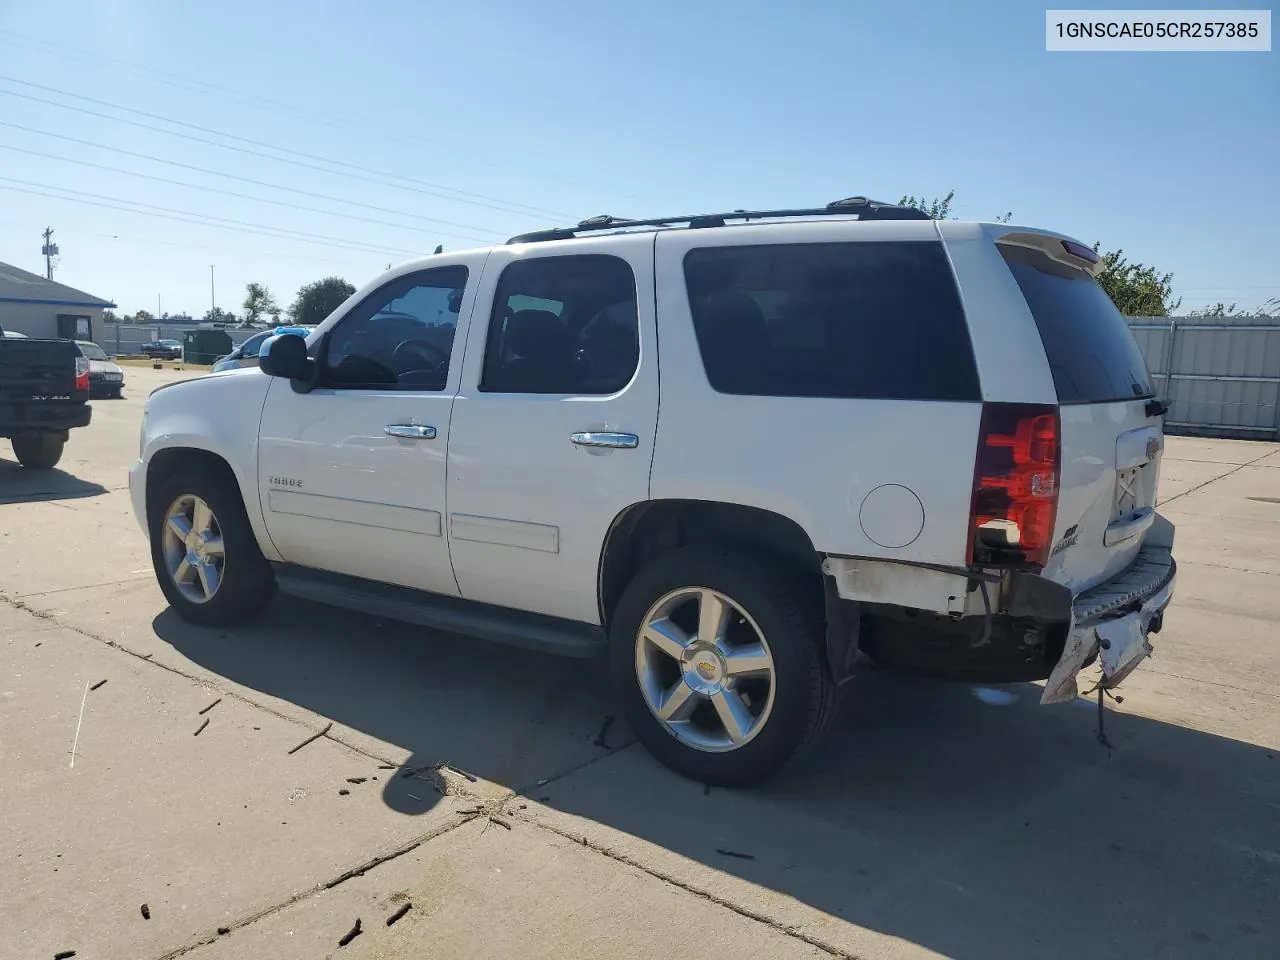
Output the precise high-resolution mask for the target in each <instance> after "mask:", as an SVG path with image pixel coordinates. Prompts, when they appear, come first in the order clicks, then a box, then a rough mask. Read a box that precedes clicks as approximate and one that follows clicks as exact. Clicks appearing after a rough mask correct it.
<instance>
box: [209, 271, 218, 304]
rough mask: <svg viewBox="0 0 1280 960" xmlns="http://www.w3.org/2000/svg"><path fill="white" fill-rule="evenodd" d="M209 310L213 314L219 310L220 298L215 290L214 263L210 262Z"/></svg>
mask: <svg viewBox="0 0 1280 960" xmlns="http://www.w3.org/2000/svg"><path fill="white" fill-rule="evenodd" d="M209 311H210V312H211V313H213V314H215V315H216V314H217V312H218V298H217V296H216V295H215V294H214V292H213V264H212V263H211V264H209Z"/></svg>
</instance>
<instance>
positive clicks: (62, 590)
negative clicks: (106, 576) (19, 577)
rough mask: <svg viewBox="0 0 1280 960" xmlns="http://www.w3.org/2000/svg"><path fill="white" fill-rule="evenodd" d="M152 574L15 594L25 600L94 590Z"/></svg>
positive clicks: (132, 581) (148, 578)
mask: <svg viewBox="0 0 1280 960" xmlns="http://www.w3.org/2000/svg"><path fill="white" fill-rule="evenodd" d="M152 576H153V575H152V574H145V575H139V576H136V577H126V578H125V579H124V580H107V581H105V582H103V583H86V584H82V585H80V586H75V587H57V588H55V589H53V590H36V591H34V592H32V593H20V594H18V596H17V599H19V600H25V599H27V598H28V597H47V596H50V595H51V594H55V593H70V592H71V591H72V590H94V589H96V588H98V587H118V586H120V585H121V584H124V583H137V582H138V581H139V580H150V579H152Z"/></svg>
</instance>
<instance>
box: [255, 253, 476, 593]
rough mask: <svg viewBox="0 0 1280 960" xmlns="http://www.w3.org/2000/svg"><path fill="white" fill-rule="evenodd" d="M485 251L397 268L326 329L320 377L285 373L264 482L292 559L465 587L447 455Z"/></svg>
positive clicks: (270, 415) (269, 515) (320, 342)
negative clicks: (293, 378)
mask: <svg viewBox="0 0 1280 960" xmlns="http://www.w3.org/2000/svg"><path fill="white" fill-rule="evenodd" d="M483 263H484V255H483V254H478V255H475V256H473V257H469V258H468V257H462V258H460V259H459V260H458V261H457V262H456V263H454V264H452V265H448V266H440V267H433V268H431V269H427V270H418V271H413V272H406V273H404V274H401V275H399V276H396V277H393V278H392V279H390V280H388V281H387V282H385V283H384V284H382V285H381V286H379V287H377V288H376V289H375V290H373V291H372V292H371V293H370V294H369V295H368V296H366V297H364V298H363V299H362V300H360V301H358V302H357V303H356V304H355V305H354V306H353V307H352V308H351V309H350V310H348V311H347V312H346V313H345V314H344V315H343V316H342V317H341V318H340V319H338V320H337V321H336V322H335V323H333V324H332V325H326V327H325V328H323V331H327V333H325V335H324V338H323V339H317V340H315V341H314V342H315V343H316V347H317V357H316V360H317V363H318V364H319V367H320V370H319V375H318V381H317V386H316V388H315V389H313V390H311V391H310V392H307V393H299V392H296V391H295V390H294V389H293V387H292V386H291V385H290V383H289V382H288V381H287V380H279V379H277V380H273V382H272V384H271V388H270V391H269V392H268V395H267V401H266V405H265V408H264V410H263V416H262V426H261V433H260V443H259V453H258V468H259V469H258V473H259V490H260V495H261V499H262V508H263V513H264V516H265V517H266V524H267V530H268V532H269V533H270V536H271V540H272V542H273V543H274V544H275V547H276V549H277V550H278V551H279V552H280V554H281V555H282V556H283V558H284V559H285V560H286V561H288V562H290V563H295V564H300V565H302V566H306V567H312V568H315V569H319V570H329V571H333V572H336V573H344V574H350V575H352V576H358V577H364V578H367V579H371V580H377V581H380V582H384V583H394V584H398V585H400V586H405V587H413V588H416V589H421V590H429V591H432V592H435V593H441V594H449V595H455V596H456V595H457V592H458V587H457V583H456V581H455V580H454V577H453V570H452V568H451V566H450V564H449V550H448V544H447V542H446V539H445V536H444V533H445V531H444V516H445V454H446V451H447V449H448V443H449V414H450V408H451V407H452V405H453V398H454V394H455V393H456V391H457V383H458V368H459V366H460V358H461V356H462V350H463V344H464V343H465V341H466V322H465V318H466V316H467V315H468V314H469V312H470V306H469V303H470V299H471V296H472V290H473V288H474V286H475V282H476V280H477V278H478V276H479V274H480V268H481V267H482V265H483ZM460 317H462V318H463V322H462V324H461V330H460V329H459V326H460V324H459V318H460Z"/></svg>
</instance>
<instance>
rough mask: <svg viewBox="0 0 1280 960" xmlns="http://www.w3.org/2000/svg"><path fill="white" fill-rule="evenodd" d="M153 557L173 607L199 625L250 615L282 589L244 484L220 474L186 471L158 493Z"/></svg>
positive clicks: (153, 511) (153, 517) (152, 514)
mask: <svg viewBox="0 0 1280 960" xmlns="http://www.w3.org/2000/svg"><path fill="white" fill-rule="evenodd" d="M150 530H151V561H152V566H153V567H154V568H155V572H156V579H157V580H158V581H159V583H160V589H161V590H162V591H164V595H165V598H166V599H167V600H168V601H169V605H170V606H171V607H173V609H174V611H175V612H176V613H177V614H178V615H179V616H181V617H182V618H183V619H184V620H188V621H190V622H192V623H200V624H211V625H226V624H233V623H239V622H242V621H244V620H247V619H249V618H250V617H252V616H254V614H256V613H258V612H259V611H261V610H262V608H263V607H265V606H266V605H267V603H268V602H269V601H270V600H271V597H272V596H273V595H274V594H275V588H276V583H275V577H274V576H273V575H272V572H271V566H270V565H269V564H268V563H267V561H266V559H265V558H264V557H263V556H262V551H261V550H260V549H259V548H258V541H257V538H256V537H255V536H254V533H253V528H252V527H251V526H250V525H249V518H248V516H247V515H246V514H245V510H244V502H243V501H242V500H241V499H240V490H239V488H238V486H237V485H236V484H235V483H234V482H233V481H232V480H231V479H230V478H228V477H224V476H220V475H218V474H216V473H208V472H203V471H202V472H200V473H195V472H191V473H187V472H181V473H177V474H175V475H174V476H172V477H170V478H169V479H168V480H166V481H165V482H164V483H163V484H161V486H160V488H159V489H158V490H157V491H156V494H155V497H154V498H153V499H152V503H151V509H150Z"/></svg>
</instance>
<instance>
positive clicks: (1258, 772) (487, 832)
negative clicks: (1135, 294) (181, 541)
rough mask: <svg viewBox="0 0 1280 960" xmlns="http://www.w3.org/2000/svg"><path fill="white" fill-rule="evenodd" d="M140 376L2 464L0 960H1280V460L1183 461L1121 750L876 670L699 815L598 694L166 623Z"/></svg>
mask: <svg viewBox="0 0 1280 960" xmlns="http://www.w3.org/2000/svg"><path fill="white" fill-rule="evenodd" d="M127 375H128V377H129V385H128V387H127V389H126V393H127V398H126V399H125V400H122V401H100V402H95V414H94V422H93V424H92V425H91V426H90V427H89V428H87V429H86V430H81V431H77V432H75V433H74V434H73V437H72V441H71V443H70V445H69V447H68V451H67V456H66V459H64V461H63V464H62V465H61V466H62V470H61V471H55V472H54V473H52V474H49V475H46V476H44V477H37V476H29V475H26V474H25V473H23V472H22V471H21V470H20V469H19V468H18V467H17V466H16V464H14V463H13V462H12V460H11V458H10V459H8V460H4V459H0V827H2V828H3V829H2V830H0V904H3V905H4V910H3V915H4V917H5V919H6V920H7V921H8V922H7V923H6V925H5V930H4V932H3V934H0V957H3V958H8V957H10V956H12V957H15V958H17V957H52V956H53V955H54V954H55V953H57V952H59V951H64V950H76V951H77V954H76V956H77V960H80V958H122V960H124V958H127V960H155V958H160V957H176V956H191V957H194V958H198V960H206V958H233V957H234V958H256V957H265V956H270V957H273V958H276V957H279V958H283V960H290V958H298V960H302V958H317V957H324V956H334V957H341V958H346V957H354V958H374V957H378V958H408V957H418V956H431V957H481V956H519V957H525V956H530V957H537V956H546V957H551V956H555V957H584V958H585V957H592V958H597V957H599V958H606V957H608V958H612V957H648V956H654V955H663V954H677V953H690V952H708V951H716V952H722V953H732V954H733V955H735V956H743V957H757V956H758V957H762V958H763V957H781V958H791V957H826V956H838V957H858V958H881V957H884V958H899V957H900V958H919V957H932V956H949V957H962V958H971V960H979V958H981V960H986V958H990V957H995V956H1022V957H1059V956H1061V957H1068V956H1070V957H1079V956H1089V957H1116V958H1120V957H1125V958H1129V957H1135V956H1143V957H1149V956H1161V957H1221V956H1231V957H1233V958H1236V957H1274V956H1276V955H1277V953H1280V906H1278V905H1280V760H1277V758H1276V754H1277V752H1278V750H1280V709H1278V708H1280V697H1278V696H1277V691H1276V682H1277V679H1278V678H1280V641H1278V640H1277V635H1276V634H1277V630H1276V625H1277V622H1278V621H1280V590H1277V586H1278V585H1280V546H1277V544H1280V536H1277V534H1278V533H1280V452H1277V451H1280V446H1277V445H1274V444H1261V443H1241V442H1230V441H1213V440H1191V439H1184V438H1171V439H1170V441H1169V450H1168V454H1167V456H1166V459H1165V462H1164V468H1163V473H1164V477H1163V480H1162V488H1161V489H1162V493H1163V500H1164V503H1163V505H1162V507H1161V509H1162V511H1163V512H1165V513H1166V514H1167V515H1168V516H1170V518H1171V519H1173V520H1174V522H1175V523H1177V524H1178V538H1177V549H1176V552H1177V555H1178V558H1179V565H1180V577H1179V588H1178V595H1177V599H1176V600H1175V602H1174V606H1173V608H1172V609H1171V612H1170V614H1169V616H1168V618H1167V619H1166V626H1165V630H1164V631H1163V632H1162V633H1161V634H1160V635H1159V636H1158V637H1157V638H1156V649H1157V654H1156V656H1155V658H1154V659H1153V660H1152V661H1151V662H1150V663H1147V664H1145V665H1144V666H1143V667H1142V668H1141V669H1139V671H1138V672H1137V673H1136V674H1134V676H1133V677H1132V678H1130V679H1129V680H1128V681H1127V682H1126V684H1125V685H1124V687H1123V688H1122V690H1121V693H1122V694H1123V695H1124V697H1125V700H1124V703H1123V704H1121V705H1112V706H1111V707H1110V708H1109V712H1108V717H1107V729H1108V735H1109V738H1110V740H1111V743H1112V749H1110V750H1107V749H1104V748H1102V747H1100V746H1098V744H1097V743H1096V742H1095V739H1094V731H1095V713H1094V705H1093V703H1092V702H1091V701H1090V702H1086V701H1083V700H1081V701H1077V702H1076V703H1074V704H1066V705H1063V706H1060V707H1051V708H1042V707H1039V706H1037V705H1036V703H1035V701H1036V697H1037V695H1038V688H1036V687H1035V686H1033V685H1016V686H1012V687H1009V688H1007V690H1008V692H1009V693H1010V694H1012V698H1011V702H1009V703H1007V704H1005V705H1002V706H994V705H989V704H988V703H985V702H982V701H980V700H979V699H978V698H976V697H975V696H973V693H972V691H971V690H970V689H969V688H967V687H964V686H955V685H943V684H936V683H925V682H919V681H909V680H904V679H900V678H896V677H893V676H889V675H886V674H884V673H879V672H874V671H868V672H866V673H864V674H862V675H860V676H859V677H858V678H857V679H855V681H854V682H853V683H852V684H851V685H850V687H849V688H848V689H847V691H846V694H847V695H846V697H845V703H844V705H843V706H844V709H843V713H842V716H841V718H840V720H839V721H838V728H837V730H836V731H835V735H834V736H833V737H832V738H831V741H830V743H829V745H828V746H827V748H826V749H825V750H824V751H822V752H821V753H820V754H819V755H818V756H816V757H814V758H813V759H812V760H811V761H810V762H808V763H807V764H805V765H804V766H803V767H802V768H800V769H797V770H795V771H792V772H790V773H788V774H787V775H785V776H783V777H782V778H780V779H779V780H777V781H775V782H773V783H771V784H769V785H768V786H767V787H765V788H762V789H758V790H752V791H741V792H728V791H721V790H713V791H710V792H706V791H704V790H703V788H702V787H700V786H698V785H695V784H691V783H688V782H686V781H682V780H680V779H678V778H676V777H674V776H672V775H670V774H668V773H666V772H665V771H664V770H663V769H662V768H660V767H658V766H657V764H656V763H654V762H653V761H652V760H650V759H649V757H648V756H647V755H646V754H645V753H644V752H643V751H642V750H641V749H640V748H639V747H637V746H635V745H634V744H633V742H632V738H631V736H630V734H629V733H628V731H627V730H626V729H625V728H624V727H622V726H621V724H620V723H612V724H610V725H608V726H607V729H606V726H605V721H606V719H607V718H608V717H609V716H610V715H611V714H612V712H613V710H612V707H611V702H610V697H609V693H608V691H607V689H606V687H605V685H604V684H603V682H602V680H601V677H600V674H599V671H598V668H597V667H596V666H595V665H593V664H590V663H581V662H577V661H562V660H557V659H553V658H549V657H541V656H536V655H533V654H529V653H525V652H522V651H517V650H508V649H505V648H500V647H492V646H489V645H485V644H479V643H477V642H476V641H471V640H466V639H461V638H456V637H438V636H429V635H427V634H426V633H425V632H424V631H422V630H419V629H416V628H411V627H406V626H403V625H399V624H394V623H390V622H379V621H376V620H373V619H370V618H364V617H358V616H356V615H354V614H347V613H344V612H341V611H334V610H327V609H322V608H318V607H314V606H309V605H307V604H302V603H298V602H295V601H291V600H288V599H285V598H281V599H280V600H278V601H277V602H276V603H275V604H273V606H272V608H271V609H270V610H269V611H268V613H267V614H266V615H265V616H264V617H263V618H262V619H261V620H260V621H259V622H257V623H255V624H253V625H252V626H250V627H247V628H244V629H238V630H234V631H217V630H202V629H198V628H194V627H191V626H190V625H188V624H185V623H183V622H181V621H180V620H178V619H177V618H176V617H174V616H173V615H172V614H170V613H168V612H167V611H166V608H165V604H164V601H163V598H162V597H161V595H160V592H159V590H158V588H157V587H156V586H155V584H154V581H153V577H152V574H151V571H150V563H149V558H148V552H147V547H146V543H145V541H144V539H143V537H142V534H141V533H140V531H139V530H138V528H137V525H136V523H135V521H134V520H133V517H132V515H131V513H130V511H129V506H128V498H127V493H126V491H125V486H126V483H125V470H126V469H127V467H128V465H129V463H130V462H131V461H132V459H133V458H134V457H135V456H136V450H137V431H138V424H139V420H140V416H141V404H142V400H143V399H144V397H145V392H146V390H147V389H149V388H150V387H152V386H154V385H158V384H159V383H161V382H167V381H168V380H169V379H171V378H173V377H175V376H180V375H181V374H176V373H172V372H169V371H151V370H147V369H133V368H131V369H130V370H129V371H128V373H127ZM7 454H8V450H7V449H0V457H5V456H7ZM102 680H106V681H107V682H106V683H105V684H102V685H101V686H97V687H96V689H95V688H94V686H95V684H98V683H99V682H100V681H102ZM211 704H215V705H213V706H210V705H211ZM202 710H204V711H205V712H203V713H201V711H202ZM206 720H207V721H208V723H207V725H204V724H205V721H206ZM330 724H332V726H329V725H330ZM321 731H324V734H323V736H321V737H320V738H319V739H316V740H314V741H313V742H310V743H308V744H307V745H306V746H303V747H301V748H300V749H297V750H296V751H295V752H292V753H291V752H290V751H291V750H292V749H293V748H295V747H297V746H298V744H300V743H302V742H303V741H304V740H306V739H307V738H309V737H311V736H313V735H314V734H316V733H319V732H321ZM602 731H604V732H603V735H602ZM73 744H74V752H75V757H74V764H73V763H72V750H73ZM440 762H446V763H448V764H449V765H450V766H451V768H452V769H446V770H445V771H444V772H443V773H442V774H439V775H436V774H433V773H431V772H430V771H422V772H417V771H420V770H421V768H424V767H428V766H434V765H435V764H437V763H440ZM344 791H345V792H344ZM143 903H146V904H147V906H148V913H149V914H150V919H144V918H143V916H142V911H141V905H142V904H143ZM406 905H409V909H408V912H407V913H405V914H404V915H403V916H402V917H400V918H399V919H398V920H396V922H395V923H394V924H393V925H392V926H387V924H386V920H387V918H388V917H391V916H393V915H395V913H396V912H397V911H399V910H401V909H403V908H404V907H405V906H406ZM357 918H359V919H360V921H361V927H360V932H359V934H358V935H356V936H355V937H354V938H353V939H351V940H350V942H349V943H348V944H347V945H346V946H339V941H340V940H341V939H343V938H344V936H345V935H346V934H348V933H350V932H351V931H352V929H353V927H354V924H355V921H356V919H357ZM219 930H223V931H225V932H223V933H219Z"/></svg>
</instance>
